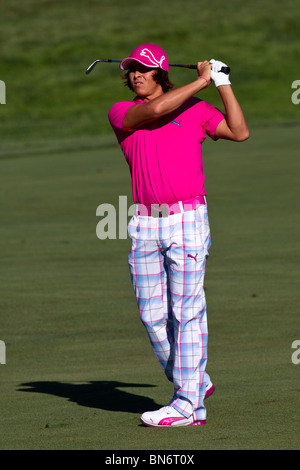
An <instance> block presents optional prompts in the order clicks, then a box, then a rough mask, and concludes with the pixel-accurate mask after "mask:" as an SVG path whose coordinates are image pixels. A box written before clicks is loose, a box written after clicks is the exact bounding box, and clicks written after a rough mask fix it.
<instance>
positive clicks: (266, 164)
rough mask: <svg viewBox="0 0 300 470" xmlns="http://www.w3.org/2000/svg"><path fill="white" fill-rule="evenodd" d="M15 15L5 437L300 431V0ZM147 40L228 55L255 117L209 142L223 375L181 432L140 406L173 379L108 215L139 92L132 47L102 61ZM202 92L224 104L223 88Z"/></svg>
mask: <svg viewBox="0 0 300 470" xmlns="http://www.w3.org/2000/svg"><path fill="white" fill-rule="evenodd" d="M0 24H1V28H0V40H1V52H0V79H1V80H3V81H4V82H5V83H6V91H7V97H6V103H7V104H6V105H1V106H0V117H1V126H0V139H1V140H0V175H1V176H0V178H1V186H0V195H1V204H0V220H1V225H0V252H1V265H0V286H1V297H0V308H1V328H0V339H1V340H3V341H5V343H6V346H7V364H6V365H1V366H0V374H1V375H0V376H1V387H0V397H1V400H0V407H1V422H0V447H1V448H2V449H174V448H175V449H220V448H222V449H245V448H247V449H254V448H260V449H263V448H267V449H276V448H280V449H291V448H299V406H298V402H299V372H298V369H297V366H295V365H293V364H292V363H291V360H290V358H291V354H292V350H291V344H292V342H293V341H294V340H295V339H299V338H298V336H297V335H298V334H299V226H300V221H299V185H298V175H299V111H300V108H299V106H297V105H294V104H293V103H292V102H291V94H292V91H293V90H292V89H291V84H292V82H293V81H294V80H297V79H300V69H299V49H300V41H299V21H298V8H297V4H296V3H295V2H294V1H290V0H288V1H286V2H285V3H284V4H282V2H280V1H278V0H276V1H271V0H263V1H261V2H256V1H253V0H250V1H248V2H247V3H242V2H241V1H237V0H233V1H229V2H226V3H224V2H222V1H220V0H212V1H210V2H209V3H207V2H204V1H195V0H190V1H185V2H181V1H178V0H174V1H169V0H167V1H165V2H161V1H158V0H153V1H152V2H151V3H150V2H145V1H143V2H141V1H139V2H138V1H127V2H121V1H120V0H118V1H113V0H110V1H105V0H100V1H96V0H87V1H85V2H80V1H79V0H75V1H72V2H71V1H66V0H61V1H47V0H39V1H38V0H27V1H26V2H23V3H21V2H19V1H17V0H10V1H9V2H8V1H3V2H1V4H0ZM143 42H156V43H159V44H160V45H161V46H162V47H163V48H165V49H166V51H167V52H168V56H169V59H170V61H172V62H178V63H180V62H182V63H195V62H196V61H197V60H198V59H203V58H206V59H210V58H217V59H221V60H223V61H224V62H227V63H228V64H229V65H230V66H231V68H232V73H231V80H232V83H233V87H234V90H235V93H236V95H237V97H238V98H239V100H240V102H241V104H242V107H243V110H244V111H245V114H246V117H247V120H248V122H249V125H250V130H251V137H250V139H249V141H247V142H245V143H242V144H234V143H230V142H220V141H219V142H217V143H213V142H210V141H209V140H207V141H206V142H205V144H204V155H205V161H204V166H205V171H206V177H207V184H206V186H207V191H208V194H209V212H210V222H211V226H212V236H213V245H212V250H211V255H210V258H209V265H208V271H207V282H206V290H207V298H208V307H209V328H210V340H209V371H210V373H211V374H212V377H213V380H214V382H215V384H216V387H217V392H216V394H215V395H214V396H213V398H211V399H210V401H209V403H208V404H207V406H208V418H209V421H208V425H207V426H206V427H205V429H196V430H194V429H193V430H191V429H181V430H176V434H175V433H173V434H172V438H170V434H169V430H159V433H157V430H151V429H150V430H149V429H148V428H147V429H145V428H141V427H140V426H139V424H138V423H139V415H140V413H142V412H143V411H145V409H148V408H149V409H150V407H155V406H158V405H164V404H165V402H166V401H167V400H168V399H169V397H170V393H171V390H170V384H169V383H167V382H166V381H165V379H164V377H163V374H162V372H161V370H160V368H159V365H158V364H157V363H156V361H155V358H154V356H153V353H152V350H151V348H150V345H149V344H148V342H147V338H146V334H145V331H144V329H143V327H142V325H141V324H140V322H139V319H138V313H137V307H136V303H135V298H134V295H133V292H132V287H131V284H130V279H129V273H128V267H127V255H128V249H129V240H103V241H100V240H98V239H97V238H96V233H95V229H96V224H97V221H98V220H97V217H96V208H97V206H98V205H99V204H101V203H103V202H108V203H111V204H114V205H115V206H116V207H118V197H119V195H126V194H127V195H128V196H129V199H128V205H129V204H131V201H130V199H131V189H130V180H129V173H128V168H127V166H126V163H125V161H124V159H123V157H122V154H121V152H120V149H119V147H118V145H117V143H116V140H115V137H114V135H113V134H112V131H111V129H110V127H109V124H108V121H107V113H108V109H109V107H110V106H111V104H112V103H113V102H114V101H116V100H121V99H131V98H132V94H131V93H130V92H129V90H127V89H125V88H124V87H123V85H122V82H121V80H120V75H121V73H120V71H119V69H118V66H117V65H116V64H98V65H97V66H96V68H95V69H94V71H93V72H92V74H91V75H88V76H87V75H85V70H86V68H87V66H88V65H89V64H90V63H91V62H92V61H93V60H94V59H95V58H99V57H104V58H113V59H121V58H123V57H125V56H127V55H128V53H130V52H131V50H132V49H133V48H134V47H135V46H136V45H137V44H140V43H143ZM193 74H194V72H193V71H190V70H178V69H174V70H171V79H172V80H173V82H175V83H176V85H181V84H184V83H186V82H187V81H188V80H190V79H191V77H193V76H194V75H193ZM201 97H203V98H204V99H206V100H207V101H210V102H211V103H212V104H215V105H216V106H220V107H222V105H221V103H220V100H219V97H218V94H217V92H216V90H215V88H214V87H213V86H211V87H210V88H209V89H207V90H205V92H203V95H201ZM228 208H230V210H229V209H228ZM298 367H299V366H298ZM201 428H202V427H201ZM160 431H161V432H160Z"/></svg>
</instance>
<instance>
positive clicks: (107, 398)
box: [18, 380, 161, 413]
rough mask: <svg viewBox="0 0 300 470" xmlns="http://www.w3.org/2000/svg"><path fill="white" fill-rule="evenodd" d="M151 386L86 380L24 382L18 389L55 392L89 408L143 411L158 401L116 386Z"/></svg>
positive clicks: (155, 405) (33, 391) (54, 393)
mask: <svg viewBox="0 0 300 470" xmlns="http://www.w3.org/2000/svg"><path fill="white" fill-rule="evenodd" d="M154 386H155V385H149V384H138V383H124V382H117V381H105V380H103V381H95V382H87V383H86V382H85V383H62V382H27V383H23V384H20V387H22V388H19V389H18V391H19V392H31V393H45V394H47V395H55V396H57V397H62V398H67V399H68V400H69V401H71V402H73V403H77V404H78V405H80V406H87V407H89V408H98V409H102V410H109V411H123V412H127V413H143V412H144V411H152V410H156V409H157V408H159V407H160V406H161V405H158V404H157V403H155V402H154V400H152V399H151V398H148V397H145V396H142V395H135V394H133V393H130V392H127V391H123V390H119V389H123V388H142V387H154ZM23 387H25V388H23Z"/></svg>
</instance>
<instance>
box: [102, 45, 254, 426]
mask: <svg viewBox="0 0 300 470" xmlns="http://www.w3.org/2000/svg"><path fill="white" fill-rule="evenodd" d="M222 66H225V64H224V63H222V62H220V61H215V60H211V61H206V60H205V61H203V62H198V64H197V73H198V77H197V78H196V79H193V80H192V81H191V82H190V83H188V84H187V85H184V86H181V87H179V88H176V89H175V88H174V86H173V84H172V83H171V82H170V81H169V78H168V70H169V65H168V57H167V54H166V53H165V51H164V50H163V49H161V48H160V47H159V46H157V45H155V44H143V45H141V46H139V47H137V48H136V49H134V50H133V52H132V53H131V54H130V57H128V58H126V59H124V60H123V61H121V63H120V68H121V70H126V71H127V73H126V75H125V76H124V79H125V80H126V84H127V86H128V87H129V88H130V89H131V90H132V91H133V92H134V93H135V95H136V97H135V98H134V99H133V100H132V101H122V102H118V103H115V104H114V105H113V106H112V108H111V109H110V111H109V121H110V123H111V126H112V128H113V130H114V132H115V134H116V137H117V140H118V142H119V144H120V146H121V149H122V151H123V153H124V156H125V158H126V161H127V163H128V165H129V168H130V173H131V178H132V192H133V199H134V202H135V204H136V214H135V215H134V216H133V217H132V219H131V220H130V222H129V224H128V233H129V236H130V238H131V240H132V245H131V251H130V254H129V257H128V262H129V268H130V274H131V279H132V283H133V288H134V291H135V295H136V299H137V304H138V307H139V312H140V317H141V321H142V322H143V324H144V325H145V327H146V330H147V332H148V335H149V338H150V341H151V344H152V347H153V350H154V353H155V355H156V356H157V358H158V360H159V362H160V364H161V366H162V367H163V370H164V372H165V374H166V376H167V378H168V379H169V380H170V381H171V382H172V383H173V386H174V394H173V396H172V397H170V402H169V403H168V404H166V406H164V407H163V408H160V409H159V410H157V411H147V410H145V413H143V414H142V416H141V421H142V423H143V424H144V425H146V426H153V427H170V426H189V425H202V424H205V422H206V408H205V405H204V399H205V398H207V397H208V396H209V395H210V394H211V393H212V392H213V391H214V385H213V384H212V382H211V380H210V377H209V375H208V373H207V372H206V370H205V369H206V363H207V315H206V300H205V295H204V275H205V268H206V259H207V257H208V250H209V247H210V243H211V240H210V228H209V221H208V215H207V203H206V193H205V188H204V173H203V162H202V151H201V144H202V142H203V141H204V140H205V138H206V137H207V135H208V136H209V137H210V138H211V139H213V140H217V139H229V140H233V141H243V140H245V139H247V138H248V137H249V130H248V126H247V123H246V120H245V118H244V115H243V112H242V110H241V108H240V106H239V103H238V102H237V100H236V98H235V95H234V93H233V91H232V88H231V83H230V81H229V76H228V75H226V74H224V73H222V72H219V70H221V67H222ZM211 81H213V82H214V84H215V86H216V87H217V90H218V92H219V94H220V97H221V99H222V102H223V105H224V108H225V114H223V113H221V112H220V111H219V110H218V109H216V108H215V107H213V106H211V105H210V104H208V103H207V102H205V101H203V100H202V99H200V98H197V97H195V95H196V94H198V93H201V92H202V90H203V89H205V88H207V87H208V86H209V85H210V83H211Z"/></svg>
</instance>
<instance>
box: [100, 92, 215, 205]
mask: <svg viewBox="0 0 300 470" xmlns="http://www.w3.org/2000/svg"><path fill="white" fill-rule="evenodd" d="M142 102H143V101H142V100H141V99H139V98H138V97H136V98H135V99H134V100H133V101H121V102H119V103H115V104H114V105H113V106H112V108H111V109H110V111H109V114H108V118H109V121H110V124H111V126H112V128H113V130H114V132H115V134H116V137H117V139H118V142H119V144H120V146H121V149H122V151H123V153H124V156H125V158H126V161H127V163H128V165H129V168H130V173H131V179H132V192H133V200H134V202H135V203H140V204H145V205H150V204H163V203H167V204H172V203H174V202H177V201H183V200H185V199H191V198H193V197H195V196H200V195H205V188H204V179H205V177H204V173H203V161H202V149H201V144H202V142H203V141H204V140H205V138H206V137H207V135H209V136H210V137H211V138H212V139H214V133H215V131H216V128H217V126H218V125H219V123H220V122H221V121H222V120H223V119H224V115H223V114H222V113H221V112H220V111H219V110H218V109H216V108H215V107H213V106H211V105H210V104H208V103H206V102H205V101H202V100H200V99H198V98H195V97H193V98H190V99H189V100H187V101H186V102H185V103H184V104H183V105H182V106H180V107H179V108H178V109H177V110H176V111H174V112H172V113H170V114H167V115H165V116H162V117H161V118H158V119H156V120H155V121H152V122H149V123H147V124H144V125H143V126H140V127H138V128H137V129H130V130H126V129H124V127H123V123H124V118H125V115H126V112H127V110H128V108H129V107H130V106H134V105H135V104H136V103H142Z"/></svg>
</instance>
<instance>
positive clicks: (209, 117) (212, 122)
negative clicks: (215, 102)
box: [201, 101, 225, 140]
mask: <svg viewBox="0 0 300 470" xmlns="http://www.w3.org/2000/svg"><path fill="white" fill-rule="evenodd" d="M201 104H202V106H203V118H202V125H203V129H204V130H205V132H206V133H207V134H208V135H209V136H210V137H211V138H212V139H213V140H217V138H216V137H215V132H216V129H217V127H218V125H219V124H220V122H221V121H223V119H225V115H224V114H223V113H221V111H220V110H219V109H217V108H215V107H214V106H212V105H210V104H209V103H206V102H205V101H202V103H201Z"/></svg>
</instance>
